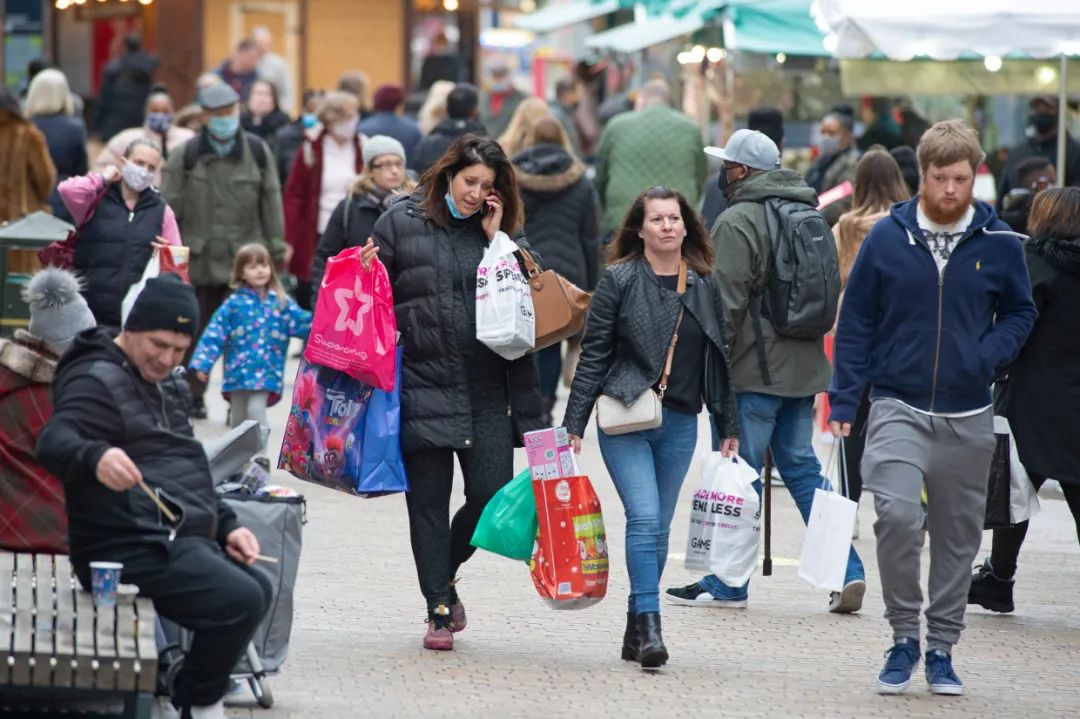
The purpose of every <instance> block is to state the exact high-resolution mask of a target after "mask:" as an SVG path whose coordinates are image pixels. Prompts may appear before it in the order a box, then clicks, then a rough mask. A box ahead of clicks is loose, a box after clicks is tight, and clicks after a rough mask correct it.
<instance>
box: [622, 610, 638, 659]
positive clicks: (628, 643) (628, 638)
mask: <svg viewBox="0 0 1080 719" xmlns="http://www.w3.org/2000/svg"><path fill="white" fill-rule="evenodd" d="M638 643H639V639H638V625H637V615H636V614H634V613H633V612H627V613H626V631H625V632H624V633H623V638H622V658H623V659H625V660H626V661H628V662H636V661H637V660H638Z"/></svg>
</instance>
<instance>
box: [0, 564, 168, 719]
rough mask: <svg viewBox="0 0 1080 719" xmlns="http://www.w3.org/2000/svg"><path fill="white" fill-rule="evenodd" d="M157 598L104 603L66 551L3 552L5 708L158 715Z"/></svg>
mask: <svg viewBox="0 0 1080 719" xmlns="http://www.w3.org/2000/svg"><path fill="white" fill-rule="evenodd" d="M155 620H156V615H155V613H154V607H153V605H152V604H151V603H150V600H148V599H145V598H136V597H134V596H132V595H126V596H125V595H121V596H120V597H119V598H118V601H117V606H116V607H115V608H113V609H97V608H96V607H94V603H93V599H92V598H91V595H90V593H89V592H87V591H84V590H83V589H82V588H81V587H80V585H79V582H78V579H77V578H76V577H75V575H74V573H73V571H72V569H71V562H70V560H69V559H68V557H67V556H66V555H53V554H21V553H18V554H11V553H6V552H5V553H0V715H3V714H5V710H8V711H10V710H39V709H42V708H44V709H46V710H47V711H57V710H60V709H66V710H69V711H70V710H72V709H75V710H78V709H79V708H80V706H81V707H83V708H91V707H90V705H96V706H94V707H93V711H95V712H97V711H100V707H101V705H102V704H103V703H105V704H108V705H109V706H117V707H118V706H120V705H122V711H123V714H122V716H124V717H130V718H132V719H136V718H137V719H142V718H143V717H149V716H150V710H151V706H152V703H153V695H154V689H155V687H156V684H157V667H158V661H157V660H158V654H157V647H156V645H155V642H154V623H155Z"/></svg>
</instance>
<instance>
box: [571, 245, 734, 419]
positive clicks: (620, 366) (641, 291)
mask: <svg viewBox="0 0 1080 719" xmlns="http://www.w3.org/2000/svg"><path fill="white" fill-rule="evenodd" d="M679 301H681V302H682V303H683V305H684V306H685V307H686V311H687V312H689V313H690V314H691V315H693V317H694V319H695V320H697V321H698V324H700V325H701V328H702V330H703V331H704V332H705V335H706V336H707V337H708V338H709V342H708V343H707V344H706V366H705V407H706V409H707V410H708V411H709V412H710V413H711V414H712V415H713V416H714V417H715V418H716V424H717V427H718V429H719V430H720V436H721V437H738V436H739V419H738V411H737V410H736V407H735V394H734V392H732V390H731V379H730V378H731V367H730V365H729V364H728V358H727V352H728V345H727V343H726V342H725V340H724V336H723V331H722V330H721V322H722V318H723V316H724V314H723V307H722V304H721V300H720V290H719V288H718V287H717V285H716V281H715V279H714V278H713V277H712V276H708V277H701V276H699V275H698V274H697V273H696V272H694V271H693V270H690V271H689V272H688V274H687V280H686V292H685V293H684V294H683V295H682V297H681V298H680V299H679V300H676V299H675V298H674V297H672V296H671V295H670V294H669V295H665V293H664V292H662V288H661V285H660V280H659V278H658V277H657V276H656V274H655V273H654V272H653V271H652V268H650V267H649V265H648V263H647V262H645V261H644V260H634V261H629V262H622V263H618V264H614V265H611V266H610V267H608V268H607V270H605V272H604V274H603V276H601V278H600V284H598V285H597V286H596V291H595V292H594V293H593V297H592V303H591V304H590V305H589V320H588V323H587V324H586V326H585V337H584V339H583V340H582V342H581V359H580V360H579V362H578V366H577V374H575V375H574V384H573V386H572V388H571V390H570V400H569V402H568V403H567V405H566V416H565V417H564V419H563V424H564V425H565V426H566V429H567V431H568V432H570V434H575V435H577V436H579V437H581V436H584V434H585V426H586V425H587V424H588V422H589V416H590V415H591V414H592V410H593V405H594V404H595V403H596V399H597V397H599V396H600V395H601V394H607V395H610V396H612V397H615V398H616V399H619V400H620V401H622V402H623V404H626V405H629V404H630V403H631V402H633V401H634V400H636V399H637V398H638V397H640V396H641V394H642V393H643V392H645V391H646V390H648V389H649V388H650V387H652V386H653V385H654V384H656V382H657V381H658V380H659V379H660V374H661V372H662V371H663V368H664V360H665V358H666V357H667V348H668V345H669V344H670V343H671V337H672V335H673V334H675V321H676V320H677V319H678V315H679V304H678V303H679Z"/></svg>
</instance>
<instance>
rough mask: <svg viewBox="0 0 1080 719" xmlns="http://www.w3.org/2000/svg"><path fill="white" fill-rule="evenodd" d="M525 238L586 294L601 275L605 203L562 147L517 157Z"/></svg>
mask: <svg viewBox="0 0 1080 719" xmlns="http://www.w3.org/2000/svg"><path fill="white" fill-rule="evenodd" d="M514 167H515V169H516V170H517V178H518V185H519V186H520V188H521V199H522V201H523V202H524V203H525V234H526V235H527V236H528V238H529V244H531V245H532V246H533V247H535V248H536V250H537V252H539V253H541V254H542V255H543V256H544V260H545V262H546V263H547V266H548V267H550V268H551V269H553V270H555V271H556V272H558V273H559V274H560V275H562V276H563V277H565V278H566V279H568V280H570V281H571V282H573V283H574V284H575V285H577V286H578V287H580V288H581V289H583V290H590V291H591V290H592V289H593V288H594V287H596V280H597V278H598V276H599V270H600V198H599V197H598V196H597V194H596V188H595V187H593V184H592V182H591V181H590V180H589V179H588V178H587V177H585V166H584V165H582V164H581V162H580V161H578V160H577V159H575V158H574V157H573V156H572V155H571V154H570V153H569V152H567V151H566V150H564V149H563V148H562V147H559V146H558V145H547V144H544V145H535V146H533V147H530V148H528V149H527V150H524V151H523V152H521V153H519V154H518V155H517V156H516V157H514Z"/></svg>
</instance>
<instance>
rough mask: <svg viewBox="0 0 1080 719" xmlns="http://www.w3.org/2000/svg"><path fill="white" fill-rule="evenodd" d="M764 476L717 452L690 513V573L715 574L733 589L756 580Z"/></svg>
mask: <svg viewBox="0 0 1080 719" xmlns="http://www.w3.org/2000/svg"><path fill="white" fill-rule="evenodd" d="M757 479H758V473H757V472H756V471H755V470H754V469H753V468H752V467H751V466H750V465H748V464H747V463H746V462H745V461H744V460H742V459H741V458H739V457H723V456H722V455H721V454H720V453H719V452H712V453H710V454H709V455H708V456H706V457H705V461H704V462H703V463H702V467H701V480H700V481H699V482H698V485H697V487H695V488H694V494H693V496H692V499H691V502H692V505H691V510H690V536H689V537H688V538H687V540H686V562H685V566H686V568H687V569H688V570H689V571H691V572H704V573H706V574H714V575H716V576H717V578H719V579H720V581H721V582H723V583H724V584H727V585H728V586H731V587H741V586H742V585H744V584H746V582H748V581H749V580H750V575H751V574H753V573H754V569H755V568H756V567H757V563H758V539H759V538H760V536H761V500H760V498H759V497H758V493H757V490H755V489H754V482H755V481H757Z"/></svg>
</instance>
